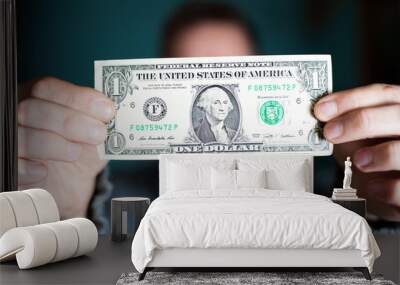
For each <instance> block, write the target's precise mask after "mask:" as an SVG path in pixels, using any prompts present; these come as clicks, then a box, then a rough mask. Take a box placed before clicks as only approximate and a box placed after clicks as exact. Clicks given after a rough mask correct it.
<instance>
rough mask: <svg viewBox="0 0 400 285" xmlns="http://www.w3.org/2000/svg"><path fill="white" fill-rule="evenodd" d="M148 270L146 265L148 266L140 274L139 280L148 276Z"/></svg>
mask: <svg viewBox="0 0 400 285" xmlns="http://www.w3.org/2000/svg"><path fill="white" fill-rule="evenodd" d="M147 271H148V269H147V267H146V268H145V269H144V270H143V272H142V273H140V274H139V278H138V281H142V280H143V279H144V277H145V276H146V273H147Z"/></svg>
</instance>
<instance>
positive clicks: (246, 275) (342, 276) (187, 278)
mask: <svg viewBox="0 0 400 285" xmlns="http://www.w3.org/2000/svg"><path fill="white" fill-rule="evenodd" d="M277 271H278V270H277ZM138 275H139V273H134V272H131V273H124V274H122V275H121V276H120V278H119V279H118V281H117V285H136V284H140V285H144V284H157V285H164V284H168V285H174V284H192V283H194V282H196V284H213V285H218V284H223V285H225V284H241V285H245V284H249V285H250V284H266V285H269V284H271V285H272V284H273V285H277V284H288V285H289V284H293V285H295V284H326V285H330V284H332V285H333V284H335V285H336V284H353V285H358V284H375V285H395V283H393V282H392V281H389V280H384V278H383V276H382V275H376V274H373V275H372V277H373V280H372V281H368V280H365V279H364V278H363V275H362V274H361V273H360V272H149V273H148V277H147V278H146V279H144V280H142V281H138Z"/></svg>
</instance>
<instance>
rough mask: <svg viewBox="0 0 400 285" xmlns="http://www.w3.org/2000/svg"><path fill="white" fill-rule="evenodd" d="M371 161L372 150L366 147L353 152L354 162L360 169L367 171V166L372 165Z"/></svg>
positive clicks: (372, 158) (372, 159)
mask: <svg viewBox="0 0 400 285" xmlns="http://www.w3.org/2000/svg"><path fill="white" fill-rule="evenodd" d="M373 161H374V157H373V152H372V151H371V150H370V149H368V148H363V149H360V150H358V151H356V153H355V154H354V164H355V165H356V166H357V168H358V169H360V170H361V171H364V172H368V167H369V166H371V165H372V163H373Z"/></svg>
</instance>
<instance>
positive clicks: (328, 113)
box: [317, 100, 337, 119]
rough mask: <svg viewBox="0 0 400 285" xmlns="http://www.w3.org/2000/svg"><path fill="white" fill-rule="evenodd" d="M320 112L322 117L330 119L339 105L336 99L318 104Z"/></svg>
mask: <svg viewBox="0 0 400 285" xmlns="http://www.w3.org/2000/svg"><path fill="white" fill-rule="evenodd" d="M317 110H318V114H320V117H322V118H321V119H330V118H332V117H333V116H334V115H335V114H336V113H337V105H336V102H335V100H331V101H327V102H323V103H320V104H317Z"/></svg>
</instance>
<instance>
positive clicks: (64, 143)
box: [18, 78, 114, 218]
mask: <svg viewBox="0 0 400 285" xmlns="http://www.w3.org/2000/svg"><path fill="white" fill-rule="evenodd" d="M113 116H114V107H113V103H112V101H111V100H109V99H108V98H107V97H105V96H104V95H103V94H102V93H100V92H98V91H96V90H94V89H92V88H87V87H81V86H77V85H74V84H71V83H68V82H65V81H62V80H59V79H56V78H44V79H42V80H39V81H37V82H36V83H35V84H34V85H33V86H32V88H31V89H30V92H29V94H28V98H27V99H25V100H23V101H22V102H21V103H19V105H18V186H19V188H20V189H26V188H32V187H41V188H44V189H46V190H48V191H49V192H50V193H52V194H53V196H54V198H55V200H56V202H57V205H58V207H59V209H60V213H61V216H62V217H63V218H70V217H76V216H85V215H86V211H87V208H88V204H89V201H90V198H91V197H92V195H93V190H94V187H95V184H94V183H95V178H96V175H97V174H98V173H99V172H100V171H101V170H102V169H103V168H104V166H105V164H106V161H102V160H100V159H99V158H98V155H97V151H96V145H97V144H100V143H102V142H103V141H104V139H105V137H106V126H105V122H107V121H109V120H110V119H111V118H112V117H113Z"/></svg>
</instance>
